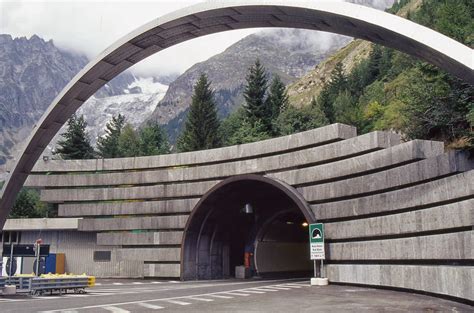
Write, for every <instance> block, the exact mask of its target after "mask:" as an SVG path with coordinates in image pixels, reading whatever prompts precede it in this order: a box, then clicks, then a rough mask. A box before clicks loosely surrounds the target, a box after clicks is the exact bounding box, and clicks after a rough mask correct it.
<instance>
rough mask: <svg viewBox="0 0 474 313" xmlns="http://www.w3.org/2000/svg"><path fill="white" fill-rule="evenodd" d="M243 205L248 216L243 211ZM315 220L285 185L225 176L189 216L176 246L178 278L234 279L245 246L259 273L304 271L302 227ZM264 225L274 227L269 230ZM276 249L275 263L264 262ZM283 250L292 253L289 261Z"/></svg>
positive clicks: (307, 266) (257, 178)
mask: <svg viewBox="0 0 474 313" xmlns="http://www.w3.org/2000/svg"><path fill="white" fill-rule="evenodd" d="M247 203H250V204H251V206H252V210H253V212H252V214H246V213H244V212H243V210H242V209H243V208H244V206H245V204H247ZM278 219H280V220H281V222H280V223H278ZM314 221H315V218H314V215H313V213H312V211H311V209H310V207H309V205H308V204H307V203H306V200H305V199H304V198H303V197H302V196H301V195H300V194H299V193H298V192H297V191H296V190H295V189H294V188H293V187H291V186H290V185H288V184H286V183H284V182H281V181H277V180H275V179H271V178H267V177H264V176H260V175H254V174H246V175H238V176H234V177H230V178H228V179H226V180H224V181H222V182H220V183H219V184H217V185H216V186H214V187H213V188H211V189H210V190H209V191H208V192H207V193H206V194H205V195H204V196H203V197H202V198H201V199H200V201H199V202H198V203H197V204H196V206H195V207H194V209H193V210H192V212H191V215H190V216H189V219H188V221H187V224H186V227H185V230H184V234H183V240H182V244H181V279H182V280H194V279H221V278H227V277H231V276H233V274H234V271H233V270H234V268H235V266H237V265H243V259H244V250H245V249H247V247H245V246H246V245H248V244H249V242H251V244H252V245H255V248H254V249H255V251H256V255H254V256H253V257H252V260H253V261H254V262H255V263H256V264H255V265H256V266H255V267H256V268H257V270H259V274H260V275H262V274H278V273H282V272H285V273H290V272H291V273H294V272H302V271H305V270H306V269H307V270H309V269H310V268H311V264H310V263H308V262H309V252H308V253H306V251H305V249H306V248H307V246H308V245H307V242H306V241H307V237H308V235H307V231H308V229H307V228H306V227H305V226H303V225H302V223H303V222H307V223H312V222H314ZM269 226H271V227H278V229H277V231H273V232H272V231H271V227H269ZM280 236H285V239H286V240H282V237H280ZM265 238H269V239H268V240H264V239H265ZM282 242H283V243H282ZM277 245H279V246H278V247H280V248H282V249H283V250H281V249H280V250H279V252H278V255H279V256H280V257H281V258H279V262H276V261H275V258H272V262H266V260H265V255H268V256H271V257H274V256H275V254H276V253H277V252H276V249H275V248H276V247H277ZM285 249H286V250H287V251H293V252H295V251H296V253H295V254H296V255H293V256H292V259H291V261H290V260H289V259H288V258H286V257H289V255H285V253H286V251H285ZM258 251H261V253H260V254H258ZM294 260H297V261H296V263H294ZM270 263H271V265H270ZM289 263H292V264H289Z"/></svg>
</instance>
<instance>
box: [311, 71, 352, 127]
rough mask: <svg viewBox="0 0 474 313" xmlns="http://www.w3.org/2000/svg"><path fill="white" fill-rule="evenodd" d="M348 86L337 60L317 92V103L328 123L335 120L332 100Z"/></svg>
mask: <svg viewBox="0 0 474 313" xmlns="http://www.w3.org/2000/svg"><path fill="white" fill-rule="evenodd" d="M348 88H349V82H348V80H347V77H346V75H345V74H344V68H343V66H342V63H341V62H338V63H337V64H336V66H335V67H334V69H333V70H332V72H331V78H330V81H329V83H328V84H326V85H325V86H324V88H323V90H322V91H321V93H320V94H319V97H318V103H319V106H320V108H321V110H322V111H323V113H324V115H325V116H326V118H327V119H328V120H329V123H334V122H336V112H335V108H334V101H335V100H336V98H337V97H338V96H339V94H340V93H341V92H342V91H345V90H347V89H348Z"/></svg>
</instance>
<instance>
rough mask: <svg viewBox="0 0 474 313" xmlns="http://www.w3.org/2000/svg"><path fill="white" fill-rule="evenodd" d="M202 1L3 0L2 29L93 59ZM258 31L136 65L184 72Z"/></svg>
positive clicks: (219, 37)
mask: <svg viewBox="0 0 474 313" xmlns="http://www.w3.org/2000/svg"><path fill="white" fill-rule="evenodd" d="M334 1H337V0H334ZM360 1H365V2H367V1H369V2H373V4H374V5H380V4H382V3H386V2H387V1H393V0H352V1H351V2H360ZM199 2H204V1H203V0H173V1H171V0H149V1H143V0H142V1H123V0H122V1H117V0H100V1H91V0H62V1H57V0H46V1H45V0H29V1H21V0H17V1H12V0H0V33H6V34H11V35H12V36H14V37H21V36H26V37H31V36H32V35H33V34H37V35H39V36H40V37H42V38H44V39H45V40H49V39H53V41H54V43H55V44H56V45H57V46H58V47H60V48H63V49H67V50H71V51H75V52H78V53H83V54H85V55H87V56H88V57H89V58H90V59H92V58H94V57H95V56H97V55H98V54H99V53H100V52H101V51H103V50H104V49H105V48H107V47H108V46H110V45H111V44H112V43H114V42H115V41H116V40H118V39H119V38H121V37H122V36H124V35H126V34H127V33H129V32H130V31H132V30H134V29H135V28H137V27H139V26H141V25H143V24H145V23H147V22H149V21H151V20H153V19H155V18H157V17H159V16H162V15H164V14H167V13H170V12H172V11H175V10H177V9H180V8H183V7H186V6H189V5H192V4H196V3H199ZM254 32H256V30H255V29H250V30H238V31H231V32H225V33H220V34H214V35H209V36H206V37H202V38H198V39H194V40H191V41H189V42H185V43H182V44H180V45H178V46H175V47H172V48H170V49H166V50H164V51H162V52H160V53H158V54H156V55H154V56H152V57H150V58H149V59H147V60H145V61H143V62H140V63H139V64H137V65H136V66H134V67H133V68H132V71H133V72H135V73H137V74H141V75H152V74H153V75H157V74H158V75H159V74H164V75H167V74H172V73H181V72H183V71H185V70H186V69H188V68H189V67H190V66H192V65H193V64H195V63H197V62H201V61H204V60H206V59H208V58H209V57H211V56H213V55H215V54H217V53H220V52H222V51H224V50H225V49H226V48H227V47H228V46H230V45H231V44H233V43H235V42H236V41H238V40H239V39H241V38H243V37H245V36H247V35H249V34H251V33H254ZM324 38H328V39H329V38H330V37H324Z"/></svg>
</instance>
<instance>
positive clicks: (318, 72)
mask: <svg viewBox="0 0 474 313" xmlns="http://www.w3.org/2000/svg"><path fill="white" fill-rule="evenodd" d="M360 1H361V2H364V0H360ZM353 2H357V1H353ZM386 3H387V5H389V4H391V3H393V1H387V2H386ZM421 3H422V0H413V1H411V2H410V3H409V4H408V5H406V6H405V7H403V8H402V9H401V10H400V11H399V12H398V13H397V15H399V16H402V17H406V16H407V14H408V12H409V11H415V10H416V9H417V8H418V7H419V6H420V5H421ZM374 4H378V5H382V4H383V3H377V2H375V3H372V5H374ZM385 7H386V6H385ZM372 48H373V44H372V43H371V42H368V41H364V40H360V39H357V40H354V41H352V42H350V43H349V44H348V45H347V46H345V47H343V48H341V49H340V50H339V51H337V52H336V53H334V54H333V55H332V56H330V57H329V58H327V59H326V60H324V61H323V62H321V63H320V64H319V65H318V66H317V67H316V68H315V69H314V70H312V71H310V72H308V73H307V74H306V75H305V76H304V77H302V78H301V79H299V80H297V81H295V82H293V83H292V84H290V85H289V86H288V88H287V91H288V95H289V97H290V102H291V103H292V104H293V105H295V106H297V107H301V106H304V105H307V104H309V103H310V102H311V99H312V98H313V97H315V98H317V97H318V95H319V93H320V92H321V90H322V88H323V86H324V85H325V84H326V82H327V80H328V79H329V77H330V76H331V72H332V71H333V69H334V67H335V66H336V64H337V63H338V62H341V63H342V64H343V65H344V72H345V73H346V74H348V73H349V72H350V71H351V70H352V69H353V68H354V66H356V65H357V64H358V63H360V61H362V60H364V59H366V58H367V57H368V56H369V54H370V52H371V51H372Z"/></svg>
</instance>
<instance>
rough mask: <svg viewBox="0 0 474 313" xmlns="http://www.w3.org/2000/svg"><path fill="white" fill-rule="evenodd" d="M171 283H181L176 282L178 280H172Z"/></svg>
mask: <svg viewBox="0 0 474 313" xmlns="http://www.w3.org/2000/svg"><path fill="white" fill-rule="evenodd" d="M169 283H172V284H177V283H179V281H176V280H170V281H169Z"/></svg>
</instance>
